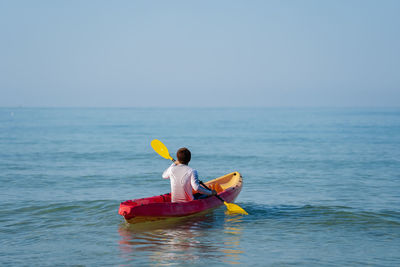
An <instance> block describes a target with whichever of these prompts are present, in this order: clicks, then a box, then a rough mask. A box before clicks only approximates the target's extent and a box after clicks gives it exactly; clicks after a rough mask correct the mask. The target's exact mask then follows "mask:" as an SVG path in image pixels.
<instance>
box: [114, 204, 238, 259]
mask: <svg viewBox="0 0 400 267" xmlns="http://www.w3.org/2000/svg"><path fill="white" fill-rule="evenodd" d="M241 218H242V216H241V215H229V214H224V212H223V211H222V210H221V209H218V210H214V211H211V212H206V213H201V214H198V215H193V216H187V217H181V218H170V219H164V220H160V221H156V222H142V223H137V224H125V223H123V224H121V225H120V227H119V230H118V231H119V234H120V236H121V239H120V241H119V247H120V250H121V257H122V258H123V259H124V261H126V262H127V263H135V264H145V263H147V264H151V265H169V264H179V263H186V264H187V263H191V264H193V263H201V262H203V263H222V262H224V263H227V264H238V263H240V255H241V254H242V253H243V251H242V250H240V240H241V237H242V227H241ZM144 255H146V256H147V257H144ZM137 259H141V260H143V259H147V261H146V262H137Z"/></svg>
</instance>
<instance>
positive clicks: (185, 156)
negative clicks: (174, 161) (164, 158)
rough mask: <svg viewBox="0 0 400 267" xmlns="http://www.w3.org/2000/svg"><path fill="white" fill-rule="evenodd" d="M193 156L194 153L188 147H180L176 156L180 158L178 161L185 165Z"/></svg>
mask: <svg viewBox="0 0 400 267" xmlns="http://www.w3.org/2000/svg"><path fill="white" fill-rule="evenodd" d="M191 156H192V155H191V153H190V151H189V149H187V148H186V147H182V148H179V149H178V151H177V152H176V157H177V158H178V161H179V162H180V163H182V164H185V165H188V164H189V161H190V158H191Z"/></svg>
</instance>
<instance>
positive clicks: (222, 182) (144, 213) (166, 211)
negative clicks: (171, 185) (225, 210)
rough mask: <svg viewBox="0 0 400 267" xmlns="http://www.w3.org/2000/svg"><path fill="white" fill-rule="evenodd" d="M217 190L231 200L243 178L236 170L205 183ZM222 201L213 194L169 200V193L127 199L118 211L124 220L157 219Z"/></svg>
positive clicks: (209, 206) (182, 214)
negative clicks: (180, 200)
mask: <svg viewBox="0 0 400 267" xmlns="http://www.w3.org/2000/svg"><path fill="white" fill-rule="evenodd" d="M205 184H206V185H207V186H208V187H209V188H211V189H214V190H216V191H217V192H218V195H219V196H220V197H221V198H222V199H224V200H225V201H226V202H233V201H234V200H235V199H236V198H237V196H238V195H239V193H240V191H241V190H242V185H243V178H242V176H241V175H240V173H238V172H232V173H229V174H226V175H224V176H221V177H219V178H216V179H214V180H211V181H208V182H206V183H205ZM223 204H224V203H223V202H222V201H221V200H219V199H218V198H216V197H215V196H212V197H208V198H205V199H197V200H192V201H188V202H171V194H170V193H168V194H164V195H159V196H154V197H148V198H141V199H133V200H127V201H124V202H122V203H121V204H120V207H119V211H118V213H119V214H120V215H122V216H123V217H124V218H125V220H126V221H128V222H130V221H133V219H138V220H140V219H149V220H152V219H157V218H163V217H179V216H186V215H190V214H194V213H198V212H202V211H205V210H208V209H212V208H217V207H219V206H221V205H223ZM135 221H136V220H135Z"/></svg>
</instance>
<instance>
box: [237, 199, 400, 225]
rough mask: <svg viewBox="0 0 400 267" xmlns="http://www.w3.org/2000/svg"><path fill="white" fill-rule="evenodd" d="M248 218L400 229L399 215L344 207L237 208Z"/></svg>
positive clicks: (249, 219) (258, 206)
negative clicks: (244, 211) (243, 210)
mask: <svg viewBox="0 0 400 267" xmlns="http://www.w3.org/2000/svg"><path fill="white" fill-rule="evenodd" d="M241 206H242V207H243V208H244V209H245V210H246V211H247V212H248V213H249V214H250V215H249V216H246V217H244V221H248V222H256V221H259V220H263V219H266V220H267V219H271V220H279V221H281V220H296V222H297V223H310V224H321V225H328V226H329V225H346V224H352V225H367V226H369V227H372V226H376V227H379V226H383V227H384V226H395V227H399V226H400V212H397V211H390V210H382V211H364V210H358V209H354V208H351V207H346V206H318V205H317V206H313V205H304V206H286V205H282V206H267V205H260V204H254V203H244V204H242V205H241Z"/></svg>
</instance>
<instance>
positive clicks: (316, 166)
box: [0, 108, 400, 266]
mask: <svg viewBox="0 0 400 267" xmlns="http://www.w3.org/2000/svg"><path fill="white" fill-rule="evenodd" d="M152 139H160V140H161V141H162V142H164V144H166V146H167V147H168V149H169V150H170V152H171V154H172V155H174V153H175V151H176V150H177V149H178V148H180V147H188V148H189V149H190V150H191V151H192V161H191V162H190V166H192V167H193V168H195V169H197V170H198V173H199V175H200V178H201V179H202V180H203V181H207V180H209V179H213V178H215V177H218V176H221V175H224V174H226V173H229V172H233V171H239V172H240V173H241V174H242V176H243V177H244V179H243V180H244V184H243V190H242V192H241V194H240V195H239V197H238V198H237V200H236V203H237V204H239V205H240V206H241V207H243V208H244V209H245V210H246V211H247V212H248V213H249V215H248V216H242V215H229V214H226V213H225V206H222V207H220V208H218V209H215V210H212V211H209V212H205V213H201V214H197V215H194V216H189V217H184V218H174V219H169V220H163V221H159V222H148V223H143V224H137V225H127V224H126V223H125V222H124V220H123V218H122V217H121V216H120V215H118V207H119V204H120V202H122V201H125V200H127V199H134V198H142V197H148V196H153V195H159V194H162V193H166V192H169V190H170V186H169V181H168V180H163V179H162V178H161V173H162V171H163V170H164V169H165V168H167V167H168V166H169V165H170V162H169V161H168V160H166V159H163V158H161V157H160V156H159V155H158V154H156V153H155V152H154V151H153V149H152V148H151V146H150V142H151V140H152ZM0 191H1V194H0V265H2V266H72V265H74V266H164V265H167V266H204V265H211V266H229V265H232V264H241V265H245V266H270V265H273V266H292V265H299V266H365V265H369V266H399V265H400V109H398V108H397V109H396V108H121V109H118V108H1V109H0Z"/></svg>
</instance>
